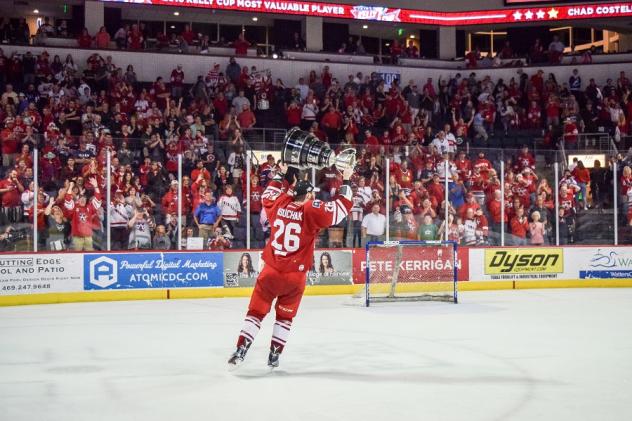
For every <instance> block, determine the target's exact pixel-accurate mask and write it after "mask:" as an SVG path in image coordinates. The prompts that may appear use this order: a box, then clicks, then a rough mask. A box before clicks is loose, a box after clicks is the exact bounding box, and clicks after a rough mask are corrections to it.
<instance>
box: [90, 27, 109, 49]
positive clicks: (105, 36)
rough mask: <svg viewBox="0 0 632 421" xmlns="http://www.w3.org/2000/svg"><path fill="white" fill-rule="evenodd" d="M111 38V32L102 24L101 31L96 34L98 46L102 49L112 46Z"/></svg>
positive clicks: (95, 39)
mask: <svg viewBox="0 0 632 421" xmlns="http://www.w3.org/2000/svg"><path fill="white" fill-rule="evenodd" d="M110 40H111V38H110V34H109V33H108V31H107V30H106V29H105V26H102V27H101V29H99V32H97V34H96V35H95V36H94V42H95V44H96V47H97V48H100V49H106V48H110Z"/></svg>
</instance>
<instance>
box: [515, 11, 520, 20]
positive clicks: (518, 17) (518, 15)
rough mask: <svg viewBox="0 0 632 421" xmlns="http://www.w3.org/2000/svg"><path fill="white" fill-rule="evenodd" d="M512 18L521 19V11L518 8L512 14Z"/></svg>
mask: <svg viewBox="0 0 632 421" xmlns="http://www.w3.org/2000/svg"><path fill="white" fill-rule="evenodd" d="M513 17H514V20H520V19H522V13H520V10H516V13H514V14H513Z"/></svg>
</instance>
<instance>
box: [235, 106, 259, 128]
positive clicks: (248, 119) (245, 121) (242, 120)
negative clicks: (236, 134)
mask: <svg viewBox="0 0 632 421" xmlns="http://www.w3.org/2000/svg"><path fill="white" fill-rule="evenodd" d="M237 121H238V122H239V125H240V126H241V128H242V129H250V128H252V127H254V126H255V124H257V119H256V117H255V113H253V112H252V110H251V109H250V105H249V104H244V105H243V111H242V112H240V113H239V115H237Z"/></svg>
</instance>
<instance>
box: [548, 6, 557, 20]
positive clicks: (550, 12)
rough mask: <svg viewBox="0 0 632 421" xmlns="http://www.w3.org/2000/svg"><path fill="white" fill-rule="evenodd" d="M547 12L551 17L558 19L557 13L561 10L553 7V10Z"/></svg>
mask: <svg viewBox="0 0 632 421" xmlns="http://www.w3.org/2000/svg"><path fill="white" fill-rule="evenodd" d="M547 13H548V14H549V18H551V19H557V14H558V13H559V10H555V7H552V8H551V10H549V11H548V12H547Z"/></svg>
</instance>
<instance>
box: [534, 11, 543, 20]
mask: <svg viewBox="0 0 632 421" xmlns="http://www.w3.org/2000/svg"><path fill="white" fill-rule="evenodd" d="M535 15H536V16H537V17H538V19H544V10H542V9H540V10H538V11H537V12H536V14H535Z"/></svg>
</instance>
